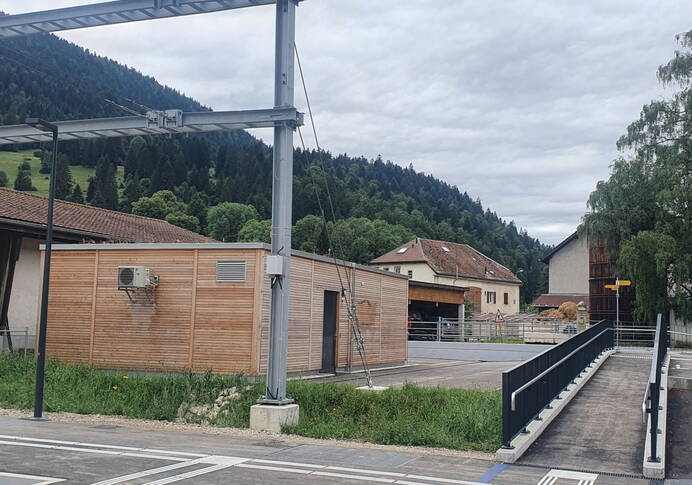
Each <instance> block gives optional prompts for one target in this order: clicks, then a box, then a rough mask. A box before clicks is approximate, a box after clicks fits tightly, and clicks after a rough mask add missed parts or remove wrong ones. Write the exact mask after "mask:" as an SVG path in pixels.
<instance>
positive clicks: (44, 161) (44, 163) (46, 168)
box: [38, 150, 53, 173]
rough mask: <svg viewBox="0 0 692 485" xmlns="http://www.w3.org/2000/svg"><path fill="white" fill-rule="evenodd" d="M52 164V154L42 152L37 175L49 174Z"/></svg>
mask: <svg viewBox="0 0 692 485" xmlns="http://www.w3.org/2000/svg"><path fill="white" fill-rule="evenodd" d="M52 162H53V153H52V152H47V151H45V150H44V151H42V152H41V168H40V169H39V170H38V173H50V170H51V165H52Z"/></svg>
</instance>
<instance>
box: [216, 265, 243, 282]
mask: <svg viewBox="0 0 692 485" xmlns="http://www.w3.org/2000/svg"><path fill="white" fill-rule="evenodd" d="M216 281H217V283H245V261H239V260H225V261H217V262H216Z"/></svg>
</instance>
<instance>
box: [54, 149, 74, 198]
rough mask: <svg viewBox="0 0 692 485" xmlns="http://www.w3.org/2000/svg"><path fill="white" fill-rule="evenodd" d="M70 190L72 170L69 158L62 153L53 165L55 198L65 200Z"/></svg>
mask: <svg viewBox="0 0 692 485" xmlns="http://www.w3.org/2000/svg"><path fill="white" fill-rule="evenodd" d="M71 190H72V172H71V171H70V159H69V158H68V157H67V155H65V154H64V153H61V154H60V156H59V157H58V163H57V164H56V167H55V198H56V199H61V200H66V199H67V198H68V197H69V196H70V192H71Z"/></svg>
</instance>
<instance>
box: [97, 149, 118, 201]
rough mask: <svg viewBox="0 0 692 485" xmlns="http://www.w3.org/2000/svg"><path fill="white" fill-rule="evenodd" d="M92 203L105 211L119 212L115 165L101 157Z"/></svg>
mask: <svg viewBox="0 0 692 485" xmlns="http://www.w3.org/2000/svg"><path fill="white" fill-rule="evenodd" d="M91 203H92V204H93V205H95V206H96V207H101V208H103V209H111V210H117V208H118V185H117V183H116V180H115V165H113V163H112V162H110V161H109V160H108V159H106V157H101V158H100V159H99V161H98V163H97V164H96V176H95V177H94V188H93V196H92V199H91Z"/></svg>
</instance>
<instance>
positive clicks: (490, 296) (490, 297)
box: [485, 291, 497, 305]
mask: <svg viewBox="0 0 692 485" xmlns="http://www.w3.org/2000/svg"><path fill="white" fill-rule="evenodd" d="M485 302H486V303H488V304H492V305H494V304H495V303H497V294H496V293H495V292H494V291H486V292H485Z"/></svg>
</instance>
